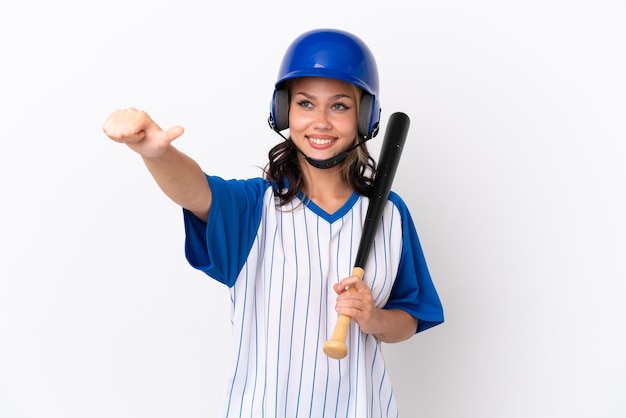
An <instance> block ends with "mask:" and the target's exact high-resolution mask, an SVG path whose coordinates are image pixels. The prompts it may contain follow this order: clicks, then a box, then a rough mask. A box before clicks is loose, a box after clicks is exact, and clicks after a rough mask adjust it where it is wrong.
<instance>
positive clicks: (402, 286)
mask: <svg viewBox="0 0 626 418" xmlns="http://www.w3.org/2000/svg"><path fill="white" fill-rule="evenodd" d="M389 199H391V200H392V201H393V203H394V204H395V205H396V207H397V208H398V210H399V211H400V214H401V215H402V238H403V243H402V256H401V259H400V266H399V270H398V276H397V277H396V281H395V283H394V285H393V288H392V290H391V296H390V297H389V300H388V301H387V304H386V305H385V308H386V309H401V310H403V311H406V312H408V313H409V314H411V315H412V316H413V317H415V318H417V320H418V325H417V330H416V332H421V331H424V330H427V329H428V328H431V327H434V326H435V325H439V324H441V323H442V322H443V320H444V319H443V306H442V304H441V301H440V299H439V295H438V294H437V290H436V289H435V285H434V284H433V281H432V279H431V276H430V272H429V271H428V266H427V264H426V259H425V257H424V253H423V251H422V246H421V244H420V241H419V238H418V235H417V231H416V229H415V224H414V223H413V219H412V217H411V214H410V213H409V210H408V208H407V207H406V204H405V203H404V201H403V200H402V199H401V198H400V197H399V196H398V195H397V194H395V193H393V192H392V193H391V194H390V196H389Z"/></svg>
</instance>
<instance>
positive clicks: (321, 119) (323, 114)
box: [314, 109, 332, 129]
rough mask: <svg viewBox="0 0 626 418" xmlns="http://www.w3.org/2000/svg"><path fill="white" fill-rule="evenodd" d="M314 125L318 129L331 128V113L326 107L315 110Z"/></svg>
mask: <svg viewBox="0 0 626 418" xmlns="http://www.w3.org/2000/svg"><path fill="white" fill-rule="evenodd" d="M314 127H315V128H318V129H330V128H331V127H332V124H331V121H330V115H329V114H328V111H327V110H326V109H318V110H317V111H316V112H315V121H314Z"/></svg>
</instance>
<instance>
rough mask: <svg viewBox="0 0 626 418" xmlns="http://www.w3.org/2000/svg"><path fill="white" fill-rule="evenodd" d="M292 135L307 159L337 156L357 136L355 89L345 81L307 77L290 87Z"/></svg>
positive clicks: (290, 128)
mask: <svg viewBox="0 0 626 418" xmlns="http://www.w3.org/2000/svg"><path fill="white" fill-rule="evenodd" d="M289 132H290V134H291V139H292V140H293V142H294V144H295V145H296V146H297V147H298V148H299V149H300V150H301V151H302V152H303V153H304V154H306V155H307V156H308V157H311V158H315V159H326V158H331V157H334V156H335V155H337V154H339V153H340V152H342V151H345V150H346V149H347V148H348V147H350V146H351V145H352V144H354V141H355V138H356V135H357V97H356V88H355V87H354V86H353V85H352V84H350V83H347V82H345V81H340V80H335V79H330V78H322V77H304V78H298V79H295V80H294V81H293V82H292V85H291V103H290V107H289Z"/></svg>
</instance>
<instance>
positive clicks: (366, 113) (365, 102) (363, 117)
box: [358, 92, 374, 138]
mask: <svg viewBox="0 0 626 418" xmlns="http://www.w3.org/2000/svg"><path fill="white" fill-rule="evenodd" d="M373 106H374V96H372V95H371V94H369V93H365V92H363V95H362V96H361V103H359V121H358V128H359V136H360V137H361V138H363V137H365V138H369V137H370V134H371V132H370V122H371V120H372V112H373V111H374V109H373Z"/></svg>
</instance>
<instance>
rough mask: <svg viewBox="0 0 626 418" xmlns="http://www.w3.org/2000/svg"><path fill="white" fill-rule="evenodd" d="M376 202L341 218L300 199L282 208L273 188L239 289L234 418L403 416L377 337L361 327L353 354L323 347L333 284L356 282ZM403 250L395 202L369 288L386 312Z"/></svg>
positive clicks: (230, 402) (234, 294) (353, 204)
mask: <svg viewBox="0 0 626 418" xmlns="http://www.w3.org/2000/svg"><path fill="white" fill-rule="evenodd" d="M367 204H368V200H367V198H363V197H359V196H357V195H354V196H353V198H352V199H351V200H350V201H349V202H348V203H347V204H346V207H345V208H344V209H342V210H340V211H339V212H338V214H335V215H332V216H330V215H328V214H325V213H323V212H322V211H321V210H320V209H319V208H318V207H317V206H315V204H313V203H312V202H307V204H306V205H304V204H302V202H300V201H295V202H293V204H292V205H290V206H289V207H284V208H282V209H276V208H275V205H274V197H273V194H272V189H271V188H268V189H267V190H266V193H265V195H264V202H263V206H264V209H263V214H262V218H261V223H260V225H259V229H258V232H257V236H256V239H255V241H254V244H253V246H252V249H251V251H250V254H249V257H248V260H247V262H246V264H245V265H244V267H243V269H242V270H241V272H240V274H239V277H238V279H237V281H236V283H235V285H234V286H233V287H232V288H231V300H232V324H233V330H234V333H233V336H232V338H233V342H232V346H233V349H234V351H233V357H232V361H231V365H230V367H231V371H232V373H231V375H232V380H230V381H229V382H228V387H227V390H226V392H225V402H224V408H223V416H225V417H254V418H258V417H281V418H283V417H285V418H286V417H289V418H294V417H316V418H317V417H355V418H365V417H372V418H374V417H396V416H397V414H398V413H397V409H396V403H395V400H394V397H393V393H392V388H391V383H390V381H389V379H388V376H387V374H386V373H385V365H384V360H383V357H382V353H381V351H380V343H379V341H378V340H376V338H374V337H373V336H370V335H366V334H363V333H361V332H360V331H359V329H358V327H357V326H356V325H355V324H354V323H353V324H352V326H351V329H350V332H349V335H348V346H349V347H350V348H349V350H350V352H349V355H348V357H346V358H345V359H343V360H333V359H329V358H328V357H326V356H325V355H324V354H323V352H322V345H323V343H324V342H325V341H326V340H327V339H328V337H329V336H330V334H331V333H332V330H333V328H334V325H335V322H336V318H337V314H336V312H335V310H334V306H335V299H336V294H335V292H334V291H333V290H332V285H333V284H334V283H336V282H338V281H339V280H341V279H343V278H344V277H347V276H349V275H350V274H351V271H352V267H353V261H354V257H355V255H356V251H357V248H358V243H359V239H360V236H361V229H362V225H363V221H364V219H365V214H366V211H367ZM401 247H402V227H401V220H400V215H399V212H398V210H397V208H395V206H394V205H393V204H392V203H391V202H388V204H387V206H386V208H385V210H384V212H383V217H382V220H381V224H380V227H379V231H378V232H377V235H376V240H375V243H374V245H373V246H372V250H371V253H370V258H369V261H368V265H367V268H366V269H365V277H364V280H365V281H366V282H367V283H368V285H369V286H370V288H371V289H372V295H373V296H374V298H375V304H376V306H378V307H382V306H384V305H385V302H386V301H387V299H388V298H389V294H390V292H391V288H392V285H393V279H394V278H395V277H396V273H397V268H398V264H399V261H400V256H401V249H402V248H401Z"/></svg>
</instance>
